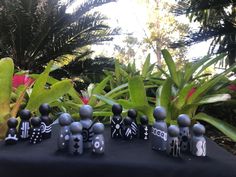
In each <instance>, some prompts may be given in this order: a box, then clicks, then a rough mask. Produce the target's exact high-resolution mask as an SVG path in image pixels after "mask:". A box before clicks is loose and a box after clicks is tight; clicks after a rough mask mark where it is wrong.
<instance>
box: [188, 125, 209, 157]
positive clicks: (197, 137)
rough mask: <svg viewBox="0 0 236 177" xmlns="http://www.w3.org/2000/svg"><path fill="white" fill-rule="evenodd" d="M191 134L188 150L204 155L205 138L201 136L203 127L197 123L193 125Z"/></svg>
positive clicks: (196, 154)
mask: <svg viewBox="0 0 236 177" xmlns="http://www.w3.org/2000/svg"><path fill="white" fill-rule="evenodd" d="M192 130H193V136H192V138H191V142H190V150H191V152H192V154H193V155H195V156H206V139H205V137H204V136H203V135H204V133H205V131H206V130H205V127H204V126H203V125H202V124H200V123H197V124H195V125H194V126H193V129H192Z"/></svg>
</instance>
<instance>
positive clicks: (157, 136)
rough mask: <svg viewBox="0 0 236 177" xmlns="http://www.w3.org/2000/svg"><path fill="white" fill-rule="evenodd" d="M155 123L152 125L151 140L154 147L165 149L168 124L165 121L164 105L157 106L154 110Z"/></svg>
mask: <svg viewBox="0 0 236 177" xmlns="http://www.w3.org/2000/svg"><path fill="white" fill-rule="evenodd" d="M153 116H154V118H155V120H156V121H155V123H154V124H153V127H152V133H151V136H152V137H151V141H152V149H154V150H159V151H165V150H166V142H167V125H166V123H165V121H164V120H165V118H166V111H165V109H164V108H163V107H161V106H157V107H156V108H155V109H154V111H153Z"/></svg>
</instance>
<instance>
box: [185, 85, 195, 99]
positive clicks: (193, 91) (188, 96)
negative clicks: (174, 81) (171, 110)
mask: <svg viewBox="0 0 236 177" xmlns="http://www.w3.org/2000/svg"><path fill="white" fill-rule="evenodd" d="M196 90H197V89H196V88H194V87H193V88H192V89H191V90H189V92H188V94H187V96H186V100H188V99H189V98H190V97H191V96H192V95H193V94H194V93H195V92H196Z"/></svg>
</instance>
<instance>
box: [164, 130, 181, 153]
mask: <svg viewBox="0 0 236 177" xmlns="http://www.w3.org/2000/svg"><path fill="white" fill-rule="evenodd" d="M178 135H179V128H178V127H177V126H176V125H171V126H169V127H168V138H167V145H166V152H167V154H168V155H170V156H173V157H179V156H180V146H179V139H178Z"/></svg>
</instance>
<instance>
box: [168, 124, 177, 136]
mask: <svg viewBox="0 0 236 177" xmlns="http://www.w3.org/2000/svg"><path fill="white" fill-rule="evenodd" d="M168 135H169V136H171V137H177V136H178V135H179V127H177V126H176V125H170V126H169V127H168Z"/></svg>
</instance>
